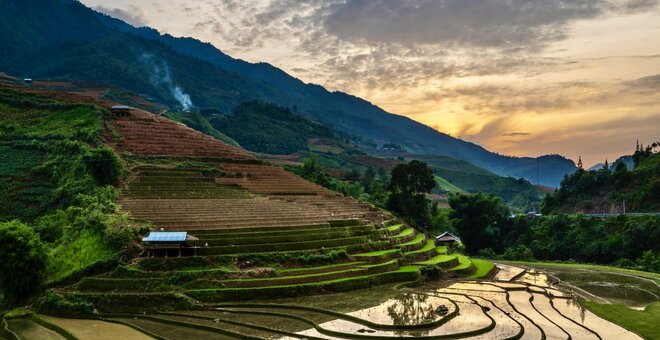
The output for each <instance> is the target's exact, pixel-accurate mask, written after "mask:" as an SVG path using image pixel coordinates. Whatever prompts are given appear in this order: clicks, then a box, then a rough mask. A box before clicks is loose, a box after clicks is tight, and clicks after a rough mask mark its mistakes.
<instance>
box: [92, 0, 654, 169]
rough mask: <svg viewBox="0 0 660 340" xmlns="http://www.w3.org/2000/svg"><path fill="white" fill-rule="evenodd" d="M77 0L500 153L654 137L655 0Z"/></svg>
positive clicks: (611, 145)
mask: <svg viewBox="0 0 660 340" xmlns="http://www.w3.org/2000/svg"><path fill="white" fill-rule="evenodd" d="M83 2H84V3H85V4H87V5H89V6H91V7H93V8H95V9H97V10H99V11H102V12H105V13H108V14H110V15H114V16H117V17H120V18H122V19H124V20H127V21H128V22H129V23H132V24H134V25H136V26H140V25H149V26H152V27H155V28H157V29H159V30H161V31H163V32H166V33H170V34H173V35H175V36H192V37H195V38H198V39H201V40H203V41H209V42H211V43H213V44H214V45H215V46H216V47H218V48H219V49H220V50H222V51H224V52H225V53H227V54H229V55H231V56H233V57H237V58H242V59H245V60H247V61H250V62H269V63H271V64H273V65H275V66H277V67H280V68H282V69H283V70H285V71H286V72H289V73H290V74H293V75H295V76H296V77H298V78H300V79H302V80H303V81H305V82H311V83H318V84H321V85H323V86H325V87H327V88H328V89H330V90H339V91H344V92H348V93H350V94H354V95H357V96H360V97H362V98H365V99H367V100H369V101H371V102H373V103H374V104H377V105H379V106H381V107H382V108H384V109H385V110H387V111H389V112H392V113H396V114H401V115H406V116H408V117H410V118H412V119H415V120H417V121H419V122H422V123H424V124H427V125H429V126H431V127H433V128H435V129H437V130H439V131H442V132H445V133H447V134H450V135H452V136H455V137H460V138H462V139H465V140H468V141H472V142H475V143H478V144H480V145H483V146H484V147H486V148H488V149H490V150H493V151H496V152H499V153H505V154H511V155H517V156H538V155H543V154H562V155H565V156H567V157H569V158H572V159H574V160H576V159H577V158H578V156H582V158H583V160H584V161H585V163H586V164H592V163H596V162H600V161H603V160H604V159H605V158H608V159H610V160H612V159H614V158H617V157H618V156H621V155H623V154H627V153H630V152H631V150H632V149H633V148H634V145H635V141H636V140H639V141H640V142H642V143H650V142H652V141H655V140H657V139H658V137H660V123H659V122H660V94H659V93H660V91H659V90H660V6H658V3H657V2H656V1H639V0H631V1H601V0H582V1H577V2H572V3H563V2H546V1H532V2H526V3H524V4H522V3H520V4H518V3H517V2H516V1H513V2H506V1H492V2H490V1H489V2H479V1H462V2H456V1H451V0H442V1H417V2H414V1H411V2H408V1H401V2H398V1H369V2H359V1H357V2H356V1H350V0H348V1H346V0H329V1H302V2H301V1H286V0H264V1H258V0H251V1H240V2H238V1H220V0H218V1H213V0H212V1H207V2H204V3H195V4H190V3H189V2H187V1H168V2H167V3H163V2H158V3H157V2H152V1H146V0H145V1H128V0H120V1H113V2H112V4H109V3H108V2H107V1H102V0H84V1H83ZM413 3H414V5H413Z"/></svg>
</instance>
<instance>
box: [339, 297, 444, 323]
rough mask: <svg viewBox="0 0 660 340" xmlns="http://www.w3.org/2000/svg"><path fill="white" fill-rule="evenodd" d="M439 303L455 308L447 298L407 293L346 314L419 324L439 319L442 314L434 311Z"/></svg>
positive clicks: (376, 321) (369, 319)
mask: <svg viewBox="0 0 660 340" xmlns="http://www.w3.org/2000/svg"><path fill="white" fill-rule="evenodd" d="M441 305H444V306H446V307H447V308H448V309H449V312H453V311H454V309H455V307H454V305H453V304H452V303H451V301H450V300H449V299H444V298H439V297H435V296H429V295H426V294H414V293H409V294H404V295H403V296H401V297H398V298H395V299H390V300H388V301H386V302H385V303H382V304H380V305H378V306H374V307H370V308H365V309H361V310H358V311H355V312H350V313H347V314H348V315H352V316H355V317H358V318H361V319H364V320H368V321H371V322H373V323H377V324H381V325H421V324H427V323H430V322H433V321H437V320H439V319H441V318H442V316H441V315H439V314H438V313H436V312H435V310H436V308H438V306H441Z"/></svg>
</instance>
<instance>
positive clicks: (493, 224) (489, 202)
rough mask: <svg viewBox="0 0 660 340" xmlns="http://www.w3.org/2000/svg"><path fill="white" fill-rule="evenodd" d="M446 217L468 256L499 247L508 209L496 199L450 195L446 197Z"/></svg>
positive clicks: (493, 197) (486, 196)
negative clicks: (449, 208)
mask: <svg viewBox="0 0 660 340" xmlns="http://www.w3.org/2000/svg"><path fill="white" fill-rule="evenodd" d="M449 206H450V207H451V209H452V210H451V212H450V213H449V218H450V219H451V222H452V225H453V226H454V228H455V229H456V230H457V231H458V233H459V235H460V237H461V240H462V241H463V243H464V244H465V246H466V249H467V250H468V252H470V253H476V252H477V251H479V250H480V249H483V248H495V249H497V248H498V246H499V239H500V237H501V233H502V231H503V230H502V228H503V227H505V226H506V222H507V218H508V216H509V208H507V206H506V205H504V203H503V202H502V200H501V199H500V198H499V197H495V196H492V195H484V194H481V193H478V194H475V195H468V194H452V195H450V196H449Z"/></svg>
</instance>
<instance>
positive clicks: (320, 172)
mask: <svg viewBox="0 0 660 340" xmlns="http://www.w3.org/2000/svg"><path fill="white" fill-rule="evenodd" d="M288 169H289V170H290V171H292V172H293V173H295V174H297V175H299V176H301V177H303V178H305V179H307V180H308V181H311V182H314V183H316V184H318V185H321V186H323V187H326V188H328V189H330V190H332V191H335V192H338V193H341V194H343V195H345V196H351V197H353V198H356V199H359V200H362V201H367V202H370V203H372V204H374V205H376V206H378V207H381V208H382V207H385V206H386V205H387V200H388V197H389V192H388V191H387V184H388V182H389V177H388V175H387V173H386V172H385V170H384V169H382V168H381V169H379V170H378V172H376V171H374V169H373V168H368V169H367V170H366V171H365V172H364V173H363V174H360V172H359V171H357V170H353V171H351V172H349V173H347V174H346V175H345V176H344V179H339V178H337V177H335V176H333V175H331V174H330V173H329V172H327V171H325V170H324V169H323V168H322V167H321V165H320V164H319V163H317V161H316V158H311V159H307V160H305V162H304V164H303V165H302V166H300V167H289V168H288Z"/></svg>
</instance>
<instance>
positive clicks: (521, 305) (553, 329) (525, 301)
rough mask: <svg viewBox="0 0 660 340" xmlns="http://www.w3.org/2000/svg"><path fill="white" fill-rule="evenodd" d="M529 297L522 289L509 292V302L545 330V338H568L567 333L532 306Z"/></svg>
mask: <svg viewBox="0 0 660 340" xmlns="http://www.w3.org/2000/svg"><path fill="white" fill-rule="evenodd" d="M530 297H531V294H530V293H528V292H524V291H514V292H509V299H510V301H511V304H512V305H513V306H514V307H515V308H516V309H517V310H518V312H520V313H522V314H524V315H525V316H527V317H528V318H530V319H531V320H532V321H533V322H534V323H535V324H536V325H538V326H539V327H541V328H542V329H543V331H544V332H545V336H546V338H547V339H568V334H566V333H565V332H564V331H563V330H561V329H560V328H559V327H557V326H556V325H554V324H553V323H552V322H550V321H549V320H548V319H546V318H545V317H544V316H543V315H541V314H539V312H537V311H536V309H534V307H532V304H531V303H530V302H529V298H530Z"/></svg>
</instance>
